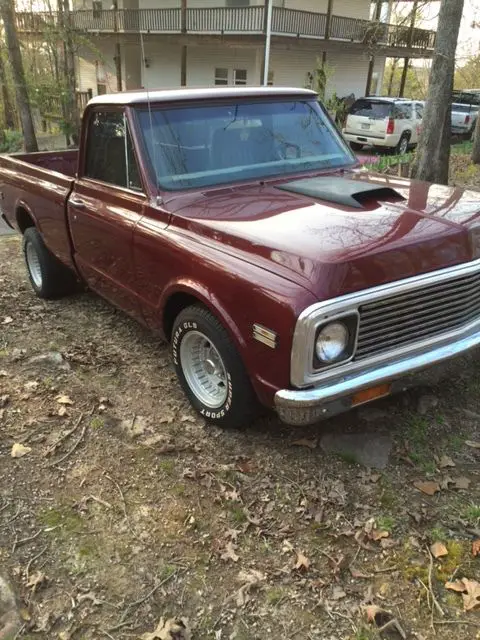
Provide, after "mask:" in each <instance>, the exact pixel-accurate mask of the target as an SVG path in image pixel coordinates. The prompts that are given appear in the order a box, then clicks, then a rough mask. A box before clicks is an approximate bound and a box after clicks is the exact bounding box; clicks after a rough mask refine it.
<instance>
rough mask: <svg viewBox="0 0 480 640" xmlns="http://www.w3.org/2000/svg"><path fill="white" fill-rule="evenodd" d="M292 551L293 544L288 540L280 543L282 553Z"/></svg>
mask: <svg viewBox="0 0 480 640" xmlns="http://www.w3.org/2000/svg"><path fill="white" fill-rule="evenodd" d="M291 551H293V544H292V543H291V542H290V541H289V540H284V541H283V543H282V553H290V552H291Z"/></svg>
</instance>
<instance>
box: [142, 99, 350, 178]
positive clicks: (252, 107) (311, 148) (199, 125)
mask: <svg viewBox="0 0 480 640" xmlns="http://www.w3.org/2000/svg"><path fill="white" fill-rule="evenodd" d="M138 117H139V122H140V128H141V130H142V133H143V137H144V141H145V145H146V147H147V150H148V155H149V157H150V161H151V164H152V166H153V169H154V172H155V174H156V179H157V183H158V186H160V187H162V188H163V189H166V190H172V189H187V188H192V187H208V186H214V185H219V184H224V183H228V182H233V181H236V180H246V179H252V178H253V179H262V178H267V177H272V176H282V175H285V174H292V173H300V172H304V171H315V170H319V169H328V168H337V167H345V166H348V165H351V164H354V163H355V162H356V159H355V156H354V155H353V154H352V152H351V151H350V149H349V148H348V147H347V145H346V144H345V143H344V141H343V140H342V138H341V137H340V135H339V133H338V131H337V130H336V129H335V127H334V126H333V125H332V124H331V123H330V122H329V121H328V119H327V118H326V116H325V115H324V113H323V111H322V110H321V108H320V106H319V105H318V103H317V102H316V101H315V100H311V101H310V100H307V101H305V100H292V101H288V102H283V101H282V102H271V101H270V102H268V103H259V102H248V101H244V100H242V101H241V102H238V103H234V104H232V103H228V104H227V103H222V104H216V105H210V106H203V105H199V104H196V105H191V106H188V107H178V108H159V107H152V109H151V110H148V109H139V110H138Z"/></svg>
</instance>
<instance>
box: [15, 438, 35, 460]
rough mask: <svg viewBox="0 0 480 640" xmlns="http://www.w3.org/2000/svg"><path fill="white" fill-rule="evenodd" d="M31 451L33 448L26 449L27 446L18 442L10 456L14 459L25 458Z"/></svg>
mask: <svg viewBox="0 0 480 640" xmlns="http://www.w3.org/2000/svg"><path fill="white" fill-rule="evenodd" d="M31 450H32V447H26V446H25V445H23V444H20V443H19V442H16V443H15V444H14V445H13V447H12V451H11V453H10V455H11V456H12V458H23V456H26V455H27V453H30V451H31Z"/></svg>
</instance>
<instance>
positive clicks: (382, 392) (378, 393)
mask: <svg viewBox="0 0 480 640" xmlns="http://www.w3.org/2000/svg"><path fill="white" fill-rule="evenodd" d="M390 390H391V385H390V384H379V385H378V386H377V387H371V388H370V389H364V390H363V391H359V392H358V393H356V394H355V395H354V396H353V398H352V407H355V406H357V405H359V404H364V403H365V402H370V401H371V400H377V399H378V398H383V397H384V396H388V395H389V394H390Z"/></svg>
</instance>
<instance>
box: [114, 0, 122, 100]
mask: <svg viewBox="0 0 480 640" xmlns="http://www.w3.org/2000/svg"><path fill="white" fill-rule="evenodd" d="M113 30H114V31H115V33H116V34H117V35H116V36H115V55H114V56H113V60H114V62H115V75H116V77H117V91H122V89H123V87H122V52H121V48H120V38H119V35H118V2H117V0H113Z"/></svg>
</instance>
